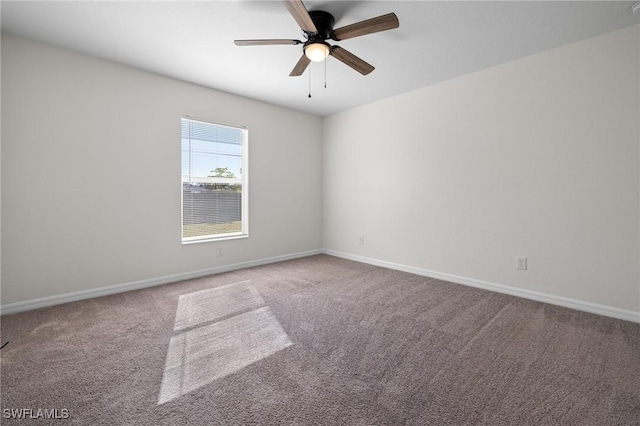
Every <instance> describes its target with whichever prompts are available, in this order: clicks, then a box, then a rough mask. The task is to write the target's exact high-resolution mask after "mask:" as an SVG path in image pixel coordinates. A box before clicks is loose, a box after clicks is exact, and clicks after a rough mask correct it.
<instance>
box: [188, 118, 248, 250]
mask: <svg viewBox="0 0 640 426" xmlns="http://www.w3.org/2000/svg"><path fill="white" fill-rule="evenodd" d="M247 145H248V131H247V129H245V128H240V127H231V126H224V125H221V124H214V123H207V122H205V121H199V120H193V119H190V118H183V119H182V242H183V243H190V242H199V241H211V240H216V239H222V238H237V237H246V236H247V235H248V223H247V218H248V214H247V213H248V208H247V205H248V199H249V197H248V192H247V162H248V161H247V158H248V156H247Z"/></svg>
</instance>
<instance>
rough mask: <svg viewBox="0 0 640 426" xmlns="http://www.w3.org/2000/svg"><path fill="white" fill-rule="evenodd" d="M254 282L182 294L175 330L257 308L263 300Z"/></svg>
mask: <svg viewBox="0 0 640 426" xmlns="http://www.w3.org/2000/svg"><path fill="white" fill-rule="evenodd" d="M250 282H251V281H241V282H238V283H235V284H229V285H225V286H223V287H215V288H210V289H207V290H202V291H196V292H193V293H189V294H183V295H182V296H180V299H179V300H178V308H177V310H176V320H175V324H174V326H173V330H174V331H178V330H184V329H185V328H190V327H194V326H196V325H199V324H202V323H205V322H209V321H213V320H216V319H218V318H222V317H226V316H227V315H231V314H233V313H236V312H241V311H246V310H249V309H254V308H258V307H260V306H262V305H264V299H262V296H261V295H260V293H258V291H257V290H256V289H255V288H253V286H251V285H250Z"/></svg>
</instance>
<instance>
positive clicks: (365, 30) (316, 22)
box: [234, 0, 400, 77]
mask: <svg viewBox="0 0 640 426" xmlns="http://www.w3.org/2000/svg"><path fill="white" fill-rule="evenodd" d="M284 4H285V6H286V8H287V9H288V10H289V13H290V14H291V16H293V19H295V20H296V22H297V23H298V25H299V26H300V28H301V29H302V33H303V35H304V37H305V38H306V39H307V40H306V41H301V40H289V39H261V40H235V41H234V43H235V44H236V45H237V46H268V45H272V46H273V45H289V44H291V45H298V44H302V50H303V54H302V56H301V57H300V59H299V60H298V63H297V64H296V65H295V67H293V70H292V71H291V73H290V74H289V75H290V76H292V77H293V76H299V75H302V73H304V71H305V70H306V69H307V67H308V66H309V64H310V63H311V61H314V62H322V61H324V60H325V59H326V58H327V56H329V55H331V56H333V57H334V58H336V59H337V60H339V61H341V62H343V63H344V64H346V65H348V66H349V67H351V68H353V69H354V70H356V71H358V72H359V73H360V74H362V75H367V74H369V73H370V72H371V71H373V70H374V67H373V66H372V65H371V64H368V63H367V62H365V61H363V60H362V59H360V58H358V57H357V56H356V55H354V54H353V53H351V52H349V51H348V50H346V49H343V48H342V47H340V46H335V45H334V46H332V45H330V44H329V43H327V40H329V39H331V40H335V41H342V40H346V39H349V38H354V37H360V36H363V35H367V34H372V33H377V32H380V31H386V30H391V29H393V28H398V27H399V26H400V22H398V17H397V16H396V14H395V13H388V14H386V15H382V16H378V17H377V18H372V19H367V20H365V21H361V22H356V23H355V24H351V25H347V26H345V27H341V28H337V29H333V25H334V24H335V19H334V17H333V15H331V14H330V13H329V12H325V11H322V10H312V11H307V8H306V7H305V6H304V4H303V3H302V0H285V1H284Z"/></svg>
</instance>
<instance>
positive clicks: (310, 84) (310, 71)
mask: <svg viewBox="0 0 640 426" xmlns="http://www.w3.org/2000/svg"><path fill="white" fill-rule="evenodd" d="M309 97H311V67H309Z"/></svg>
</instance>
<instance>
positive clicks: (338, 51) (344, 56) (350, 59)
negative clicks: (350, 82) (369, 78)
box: [331, 46, 375, 75]
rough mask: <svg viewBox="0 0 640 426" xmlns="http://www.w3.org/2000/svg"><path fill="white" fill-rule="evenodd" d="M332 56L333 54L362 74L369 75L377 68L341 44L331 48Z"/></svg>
mask: <svg viewBox="0 0 640 426" xmlns="http://www.w3.org/2000/svg"><path fill="white" fill-rule="evenodd" d="M331 56H333V57H334V58H336V59H337V60H339V61H340V62H342V63H344V64H346V65H348V66H350V67H351V68H353V69H354V70H356V71H358V72H359V73H360V74H362V75H367V74H369V73H370V72H371V71H373V70H374V69H375V68H374V66H373V65H371V64H368V63H366V62H365V61H363V60H362V59H360V58H358V57H357V56H356V55H354V54H353V53H351V52H349V51H348V50H345V49H343V48H342V47H340V46H333V47H332V48H331Z"/></svg>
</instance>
